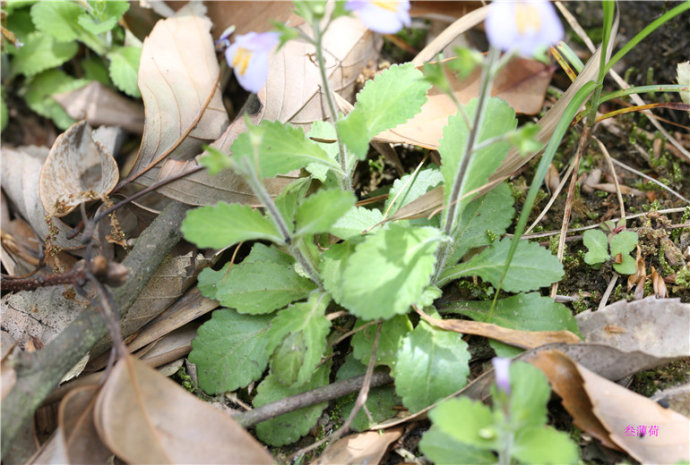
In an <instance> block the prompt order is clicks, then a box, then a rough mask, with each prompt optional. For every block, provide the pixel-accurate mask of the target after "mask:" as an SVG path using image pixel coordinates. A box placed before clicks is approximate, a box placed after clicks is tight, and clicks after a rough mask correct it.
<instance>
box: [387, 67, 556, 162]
mask: <svg viewBox="0 0 690 465" xmlns="http://www.w3.org/2000/svg"><path fill="white" fill-rule="evenodd" d="M446 74H447V76H448V81H449V83H450V85H451V88H452V89H453V94H454V95H455V97H456V98H457V99H458V101H459V102H460V103H462V104H465V103H467V102H469V101H470V100H471V99H472V98H474V97H476V96H477V95H478V94H479V83H480V80H481V67H478V68H477V69H476V70H475V71H474V72H472V74H470V75H469V76H468V77H467V78H465V79H462V80H459V79H458V78H457V77H455V74H453V73H450V72H448V73H446ZM552 74H553V68H551V67H549V66H547V65H544V64H543V63H541V62H539V61H536V60H530V59H525V58H520V57H516V58H513V59H512V60H511V61H510V62H508V64H507V65H506V66H504V67H503V68H501V70H500V71H499V72H498V74H497V75H496V79H495V80H494V82H493V87H492V90H491V95H492V96H495V97H499V98H501V99H503V100H505V101H506V102H508V104H509V105H510V106H511V107H513V109H514V110H515V111H516V112H518V113H524V114H528V115H531V114H536V113H538V112H539V110H541V107H542V105H543V103H544V95H545V94H546V88H547V87H548V85H549V82H550V81H551V75H552ZM428 97H429V99H428V100H427V102H426V103H425V104H424V105H423V106H422V110H421V112H420V113H417V115H415V116H414V118H412V119H411V120H409V121H408V122H406V123H404V124H401V125H400V126H397V127H396V128H395V129H391V130H389V131H385V132H383V133H381V134H379V135H377V136H376V137H375V138H374V140H375V141H379V142H390V143H405V144H413V145H417V146H419V147H424V148H427V149H430V150H437V149H438V144H439V141H440V140H441V137H442V136H443V128H444V127H445V126H446V124H447V123H448V117H449V116H451V115H454V114H456V113H457V111H458V109H457V107H456V106H455V103H454V102H453V100H452V99H451V98H450V97H449V96H448V95H446V94H445V93H443V92H442V91H441V90H439V89H438V88H436V87H434V88H432V89H431V90H430V91H429V93H428Z"/></svg>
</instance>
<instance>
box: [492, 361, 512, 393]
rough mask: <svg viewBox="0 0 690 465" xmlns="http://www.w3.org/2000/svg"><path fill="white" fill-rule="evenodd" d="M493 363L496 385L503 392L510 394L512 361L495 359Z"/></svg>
mask: <svg viewBox="0 0 690 465" xmlns="http://www.w3.org/2000/svg"><path fill="white" fill-rule="evenodd" d="M491 363H492V364H493V365H494V374H495V375H496V385H497V386H498V388H499V389H500V390H501V391H503V392H505V393H506V394H510V359H509V358H502V357H494V358H493V359H491Z"/></svg>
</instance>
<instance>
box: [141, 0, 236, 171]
mask: <svg viewBox="0 0 690 465" xmlns="http://www.w3.org/2000/svg"><path fill="white" fill-rule="evenodd" d="M193 3H195V4H196V2H193ZM201 9H203V5H201V4H196V5H192V6H189V7H185V8H183V9H181V10H180V11H178V13H177V14H176V15H175V16H174V17H172V18H169V19H165V20H162V21H159V22H158V23H156V26H155V27H154V28H153V30H152V31H151V34H149V36H148V37H147V38H146V39H145V40H144V44H143V47H142V51H141V62H140V64H139V76H138V84H139V90H140V91H141V95H142V98H143V100H144V107H145V112H146V122H145V126H144V134H143V136H142V142H141V147H140V151H139V155H138V157H137V160H136V163H135V165H134V168H133V170H132V172H133V173H140V172H142V171H143V170H145V169H146V168H147V167H148V166H149V165H150V164H151V163H153V162H155V161H156V160H158V159H159V158H161V157H162V156H163V155H165V154H168V153H169V151H170V150H172V149H173V147H175V145H176V144H177V143H178V142H179V141H180V140H181V139H184V140H183V141H182V142H181V143H180V144H179V145H178V146H177V147H176V148H175V149H174V150H173V151H172V153H171V154H170V155H169V156H171V157H173V158H176V159H188V158H191V157H192V156H194V155H195V154H197V153H199V150H200V148H201V146H202V144H204V143H208V142H211V141H214V140H216V139H217V138H218V137H219V136H220V135H221V134H222V133H223V131H224V130H225V128H226V126H227V124H228V115H227V112H226V111H225V108H224V107H223V102H222V98H221V92H220V88H219V87H217V80H218V74H219V67H218V60H217V58H216V54H215V49H214V45H213V40H212V38H211V34H210V32H209V31H210V29H211V21H209V19H208V18H206V17H205V16H204V15H203V12H202V11H200V10H201ZM209 98H210V101H209ZM154 178H155V177H154ZM146 179H148V183H150V182H151V179H150V178H148V177H147V178H146ZM142 182H144V183H147V181H142Z"/></svg>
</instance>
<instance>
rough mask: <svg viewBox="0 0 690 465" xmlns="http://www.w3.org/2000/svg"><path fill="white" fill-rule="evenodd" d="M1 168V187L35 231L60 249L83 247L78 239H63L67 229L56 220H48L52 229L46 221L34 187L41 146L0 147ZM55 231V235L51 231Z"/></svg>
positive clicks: (43, 152)
mask: <svg viewBox="0 0 690 465" xmlns="http://www.w3.org/2000/svg"><path fill="white" fill-rule="evenodd" d="M1 154H2V155H1V156H2V170H0V182H1V183H2V190H3V191H4V192H5V193H6V194H7V197H8V198H9V199H10V200H11V201H12V203H13V204H14V206H15V207H16V208H17V211H18V213H19V214H20V215H21V216H22V218H24V219H25V220H26V221H27V222H28V223H29V224H30V225H31V227H32V228H33V229H34V231H36V234H37V235H38V236H39V237H40V238H41V239H42V240H46V238H48V237H52V242H53V244H54V245H56V246H58V247H60V248H62V249H77V248H81V247H83V244H82V243H81V240H80V239H67V233H69V232H70V230H71V228H70V227H68V226H67V225H65V224H64V223H63V222H62V221H60V220H59V219H55V220H53V221H52V225H53V226H54V227H55V228H56V229H55V230H51V225H49V224H48V223H47V222H46V211H45V210H44V209H43V203H42V202H41V198H40V196H39V192H38V189H36V186H38V184H39V176H40V174H41V166H42V165H43V161H44V160H45V159H46V158H47V157H48V149H47V148H45V147H35V146H28V147H18V148H16V149H14V148H11V147H7V146H4V147H3V148H2V152H1ZM55 233H57V234H55Z"/></svg>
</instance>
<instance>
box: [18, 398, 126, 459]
mask: <svg viewBox="0 0 690 465" xmlns="http://www.w3.org/2000/svg"><path fill="white" fill-rule="evenodd" d="M98 389H99V387H98V386H97V385H88V386H81V387H78V388H75V389H72V390H71V391H70V392H69V393H68V394H67V395H66V396H65V398H64V399H63V400H62V402H61V403H60V409H59V411H58V429H57V431H56V432H55V436H53V438H52V439H51V440H50V441H49V442H48V443H46V444H45V445H44V446H43V447H42V448H41V450H40V451H39V452H38V454H37V456H35V457H34V459H33V460H32V461H31V462H30V463H35V464H39V463H40V464H56V465H57V464H80V463H107V461H108V458H109V457H111V456H112V455H113V454H112V453H111V452H110V451H109V450H108V448H107V447H106V446H105V445H104V444H103V443H102V442H101V440H100V438H99V437H98V433H97V432H96V428H95V427H94V423H93V410H94V405H95V404H96V395H97V394H98Z"/></svg>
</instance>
